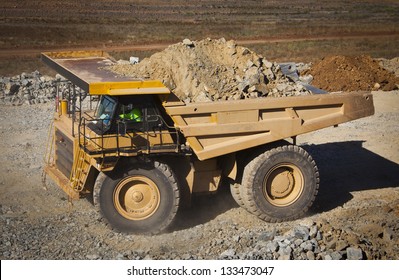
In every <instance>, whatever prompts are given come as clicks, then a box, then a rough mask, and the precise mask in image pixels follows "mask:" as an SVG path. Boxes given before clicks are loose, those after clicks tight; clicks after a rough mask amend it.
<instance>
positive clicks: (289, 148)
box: [240, 145, 319, 222]
mask: <svg viewBox="0 0 399 280" xmlns="http://www.w3.org/2000/svg"><path fill="white" fill-rule="evenodd" d="M318 189H319V172H318V169H317V166H316V163H315V162H314V160H313V159H312V157H311V156H310V155H309V154H308V153H307V152H306V151H305V150H304V149H302V148H300V147H298V146H294V145H284V146H281V147H277V148H273V149H271V150H269V151H266V152H263V153H261V154H260V155H258V156H257V157H255V158H254V159H253V160H252V161H250V162H249V163H248V164H247V166H246V167H245V169H244V173H243V178H242V184H241V189H240V194H241V197H242V200H243V201H244V205H245V208H246V209H247V210H248V211H250V212H251V213H253V214H255V215H257V216H258V217H259V218H261V219H262V220H265V221H268V222H282V221H287V220H294V219H297V218H299V217H301V216H303V215H304V214H305V213H306V212H307V211H308V209H309V208H310V206H311V205H312V204H313V202H314V200H315V197H316V195H317V192H318Z"/></svg>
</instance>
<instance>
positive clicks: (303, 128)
mask: <svg viewBox="0 0 399 280" xmlns="http://www.w3.org/2000/svg"><path fill="white" fill-rule="evenodd" d="M42 60H43V61H44V62H45V63H46V64H48V65H49V66H51V67H52V68H53V69H54V70H56V71H57V72H58V73H60V74H61V75H63V76H64V77H66V78H67V79H69V80H71V81H72V82H73V83H74V84H76V85H77V86H79V87H80V88H82V89H83V90H85V91H86V92H88V93H89V94H93V95H94V94H109V95H129V94H162V96H164V94H169V95H168V98H162V100H166V101H164V102H163V106H164V108H165V110H166V112H167V113H168V114H169V115H170V116H171V118H172V119H173V121H174V124H175V127H176V128H177V129H178V130H180V131H181V133H182V134H183V135H184V136H185V137H186V139H187V144H188V145H189V146H190V147H191V148H192V150H193V151H194V152H195V154H196V155H197V156H198V158H199V159H200V160H205V159H209V158H214V157H217V156H221V155H225V154H229V153H232V152H236V151H240V150H245V149H247V148H251V147H255V146H259V145H263V144H266V143H270V142H274V141H277V140H281V139H285V138H290V137H295V136H297V135H300V134H304V133H307V132H310V131H315V130H318V129H321V128H325V127H329V126H334V125H338V124H340V123H344V122H348V121H351V120H355V119H359V118H362V117H366V116H370V115H372V114H374V105H373V98H372V95H371V93H369V92H344V93H327V94H317V95H306V96H294V97H277V98H272V97H264V98H255V99H245V100H236V101H232V100H229V101H216V102H206V103H192V104H185V103H183V102H181V101H180V100H178V99H177V98H176V97H175V96H174V94H173V93H170V91H169V89H168V88H167V87H166V86H165V85H163V84H162V82H161V81H159V80H137V79H133V78H128V77H122V76H118V75H117V74H115V73H113V72H111V71H110V70H108V69H107V68H106V66H109V65H111V64H113V63H115V61H114V60H113V59H112V58H111V57H110V56H109V55H108V54H106V53H104V52H61V53H44V54H42Z"/></svg>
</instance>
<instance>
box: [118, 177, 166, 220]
mask: <svg viewBox="0 0 399 280" xmlns="http://www.w3.org/2000/svg"><path fill="white" fill-rule="evenodd" d="M159 203H160V193H159V189H158V186H157V185H156V184H155V183H154V181H152V180H151V179H149V178H147V177H144V176H130V177H127V178H124V179H122V180H121V181H120V182H119V183H118V185H117V186H116V188H115V192H114V205H115V208H116V210H117V211H118V212H119V214H121V215H122V216H123V217H125V218H126V219H129V220H144V219H147V218H149V217H150V216H152V215H153V214H154V213H155V212H156V211H157V210H158V207H159Z"/></svg>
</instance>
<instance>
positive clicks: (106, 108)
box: [96, 96, 116, 126]
mask: <svg viewBox="0 0 399 280" xmlns="http://www.w3.org/2000/svg"><path fill="white" fill-rule="evenodd" d="M115 106H116V102H115V100H113V99H112V98H110V97H108V96H102V98H101V101H100V104H99V106H98V108H97V112H96V118H97V119H100V120H103V124H104V125H105V126H109V125H110V120H111V118H112V117H113V114H114V110H115Z"/></svg>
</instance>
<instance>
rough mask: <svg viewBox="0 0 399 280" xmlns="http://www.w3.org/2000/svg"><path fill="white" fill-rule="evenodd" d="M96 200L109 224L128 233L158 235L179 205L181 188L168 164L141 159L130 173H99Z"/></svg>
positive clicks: (173, 215)
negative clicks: (147, 161)
mask: <svg viewBox="0 0 399 280" xmlns="http://www.w3.org/2000/svg"><path fill="white" fill-rule="evenodd" d="M93 195H94V203H96V204H98V205H99V208H100V212H101V214H102V215H103V217H104V218H105V219H106V220H107V221H108V223H109V224H110V225H111V226H112V228H114V229H115V230H117V231H120V232H125V233H139V234H157V233H159V232H161V231H164V230H165V229H166V228H168V227H169V226H170V225H171V223H172V221H173V219H174V217H175V215H176V212H177V210H178V208H179V202H180V191H179V187H178V184H177V181H176V179H175V176H174V175H173V173H172V171H171V170H170V168H169V166H168V165H166V164H164V163H160V162H157V161H155V162H150V163H144V162H140V164H137V165H135V166H131V167H130V169H129V170H128V171H127V172H124V173H120V174H113V176H107V175H105V174H104V173H100V174H99V176H98V179H97V182H96V184H95V188H94V192H93Z"/></svg>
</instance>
